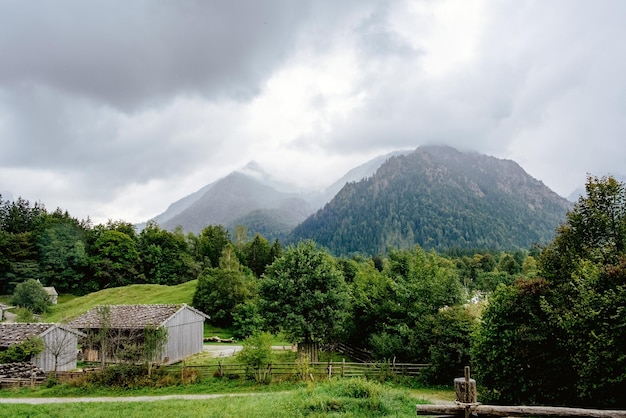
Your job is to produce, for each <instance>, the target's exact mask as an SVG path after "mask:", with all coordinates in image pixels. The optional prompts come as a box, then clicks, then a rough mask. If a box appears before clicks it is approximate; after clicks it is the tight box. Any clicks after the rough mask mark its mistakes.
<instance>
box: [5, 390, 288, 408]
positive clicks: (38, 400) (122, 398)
mask: <svg viewBox="0 0 626 418" xmlns="http://www.w3.org/2000/svg"><path fill="white" fill-rule="evenodd" d="M267 393H269V394H276V393H283V392H267ZM267 393H264V392H259V393H214V394H206V395H162V396H115V397H109V396H104V397H84V398H0V404H3V403H4V404H7V403H10V404H31V405H39V404H48V403H89V402H155V401H169V400H172V399H185V400H202V399H214V398H232V397H237V396H258V395H264V394H267ZM284 393H287V392H284Z"/></svg>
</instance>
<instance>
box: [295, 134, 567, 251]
mask: <svg viewBox="0 0 626 418" xmlns="http://www.w3.org/2000/svg"><path fill="white" fill-rule="evenodd" d="M570 206H571V204H570V203H569V202H568V201H567V200H566V199H564V198H562V197H560V196H559V195H557V194H556V193H554V192H553V191H551V190H550V189H549V188H548V187H546V186H545V185H544V184H543V183H542V182H541V181H539V180H536V179H534V178H532V177H531V176H530V175H528V174H527V173H526V172H525V171H524V170H523V169H522V168H521V167H520V166H519V165H518V164H517V163H515V162H513V161H510V160H501V159H497V158H494V157H489V156H486V155H481V154H478V153H463V152H459V151H458V150H456V149H454V148H450V147H442V146H422V147H419V148H417V149H416V150H415V151H414V152H412V153H410V154H404V155H398V156H394V157H391V158H390V159H388V160H387V161H386V162H385V163H383V164H382V165H381V166H380V168H378V170H377V171H376V173H375V174H374V175H373V176H372V177H369V178H366V179H363V180H360V181H358V182H352V183H348V184H346V185H345V186H344V187H343V188H342V189H341V191H340V192H339V193H337V195H336V196H335V197H334V198H333V199H332V200H331V201H330V202H329V203H328V204H327V205H326V206H324V208H323V209H321V210H319V211H318V212H317V213H315V214H314V215H312V216H310V217H309V218H307V219H306V220H305V221H304V222H303V223H302V224H300V225H298V226H297V227H296V228H295V229H294V230H293V232H292V234H291V236H290V239H291V240H293V241H297V240H300V239H306V238H310V239H313V240H315V241H317V242H318V243H319V244H321V245H323V246H325V247H327V248H328V249H329V250H331V251H332V252H333V253H335V254H338V255H346V254H352V253H365V254H379V253H384V252H385V251H386V250H387V249H388V247H390V246H392V247H397V248H406V247H411V246H413V245H415V244H419V245H421V246H422V247H424V248H428V249H430V248H435V249H444V248H455V247H456V248H489V249H511V248H528V247H529V246H531V245H532V244H535V243H545V242H547V241H549V240H550V239H551V238H552V237H553V236H554V232H555V228H556V226H557V225H558V224H559V223H560V222H562V221H563V220H564V217H565V213H566V212H567V210H568V209H569V208H570Z"/></svg>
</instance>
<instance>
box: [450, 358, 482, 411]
mask: <svg viewBox="0 0 626 418" xmlns="http://www.w3.org/2000/svg"><path fill="white" fill-rule="evenodd" d="M464 372H465V373H464V374H465V376H464V377H458V378H456V379H454V391H455V392H456V401H457V402H458V403H460V404H463V405H464V406H465V418H469V417H470V413H471V406H472V405H476V404H477V398H478V397H477V392H476V381H475V380H474V379H470V368H469V366H465V368H464Z"/></svg>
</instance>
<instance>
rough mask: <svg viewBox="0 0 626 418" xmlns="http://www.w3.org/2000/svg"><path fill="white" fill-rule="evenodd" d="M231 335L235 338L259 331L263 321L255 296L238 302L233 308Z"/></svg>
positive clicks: (261, 328)
mask: <svg viewBox="0 0 626 418" xmlns="http://www.w3.org/2000/svg"><path fill="white" fill-rule="evenodd" d="M232 316H233V326H232V330H233V337H235V338H237V339H244V338H248V337H249V336H251V335H253V334H256V333H258V332H261V331H262V330H263V325H264V323H265V321H264V319H263V317H262V316H261V312H260V311H259V304H258V300H256V298H255V299H254V300H253V299H249V300H247V301H245V302H244V303H240V304H238V305H236V306H235V308H234V309H233V313H232Z"/></svg>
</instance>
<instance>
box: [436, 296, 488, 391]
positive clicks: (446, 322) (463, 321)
mask: <svg viewBox="0 0 626 418" xmlns="http://www.w3.org/2000/svg"><path fill="white" fill-rule="evenodd" d="M432 319H433V321H432V327H431V332H432V337H431V342H430V345H429V349H428V351H429V355H430V361H429V363H430V367H429V369H428V370H427V371H426V373H425V376H424V378H425V380H427V381H428V382H429V383H431V384H450V382H452V381H453V380H454V379H455V378H457V377H459V371H460V370H462V369H463V367H464V366H467V365H469V364H470V348H471V341H472V336H473V333H474V330H475V329H476V326H477V325H478V320H477V318H476V315H475V313H473V312H472V311H471V310H470V309H468V308H466V307H464V306H461V305H455V306H452V307H449V308H446V309H441V310H440V311H439V312H437V314H436V315H435V316H434V317H432Z"/></svg>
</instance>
